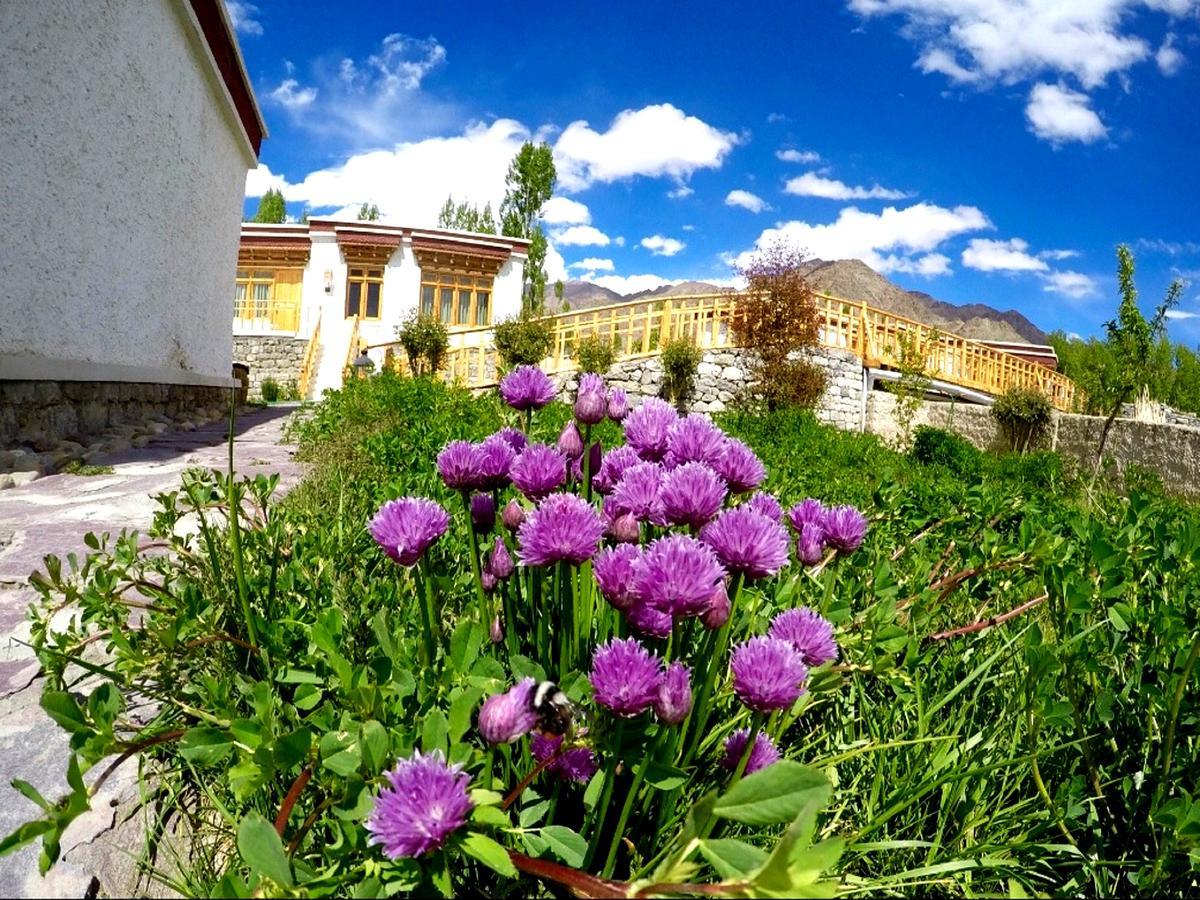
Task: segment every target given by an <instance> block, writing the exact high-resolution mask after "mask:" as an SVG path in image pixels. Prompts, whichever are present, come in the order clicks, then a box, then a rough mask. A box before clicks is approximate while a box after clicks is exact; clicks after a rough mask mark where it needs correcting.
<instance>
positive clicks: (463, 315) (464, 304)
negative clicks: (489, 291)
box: [454, 287, 471, 325]
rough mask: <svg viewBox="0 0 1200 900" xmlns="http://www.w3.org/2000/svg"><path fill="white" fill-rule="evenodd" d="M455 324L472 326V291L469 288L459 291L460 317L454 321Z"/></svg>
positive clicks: (462, 288) (461, 288)
mask: <svg viewBox="0 0 1200 900" xmlns="http://www.w3.org/2000/svg"><path fill="white" fill-rule="evenodd" d="M454 324H455V325H470V324H471V289H470V288H469V287H460V288H459V289H458V316H457V318H456V319H455V320H454Z"/></svg>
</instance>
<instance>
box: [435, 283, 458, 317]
mask: <svg viewBox="0 0 1200 900" xmlns="http://www.w3.org/2000/svg"><path fill="white" fill-rule="evenodd" d="M453 313H454V288H448V287H447V288H442V308H441V310H439V312H438V318H440V319H441V320H442V321H443V322H445V323H446V324H447V325H452V324H454V322H453V320H452V319H451V318H450V317H451V316H452V315H453Z"/></svg>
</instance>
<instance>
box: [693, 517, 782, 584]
mask: <svg viewBox="0 0 1200 900" xmlns="http://www.w3.org/2000/svg"><path fill="white" fill-rule="evenodd" d="M700 539H701V540H703V541H704V543H706V544H708V545H709V546H710V547H712V548H713V551H714V552H715V553H716V554H717V559H719V560H720V561H721V562H722V563H723V564H724V565H725V568H727V569H729V570H730V571H732V572H741V573H742V575H743V576H745V577H746V578H750V579H753V578H765V577H767V576H768V575H774V574H776V573H777V572H778V571H779V570H780V569H782V568H783V567H784V566H786V565H787V561H788V536H787V532H786V531H784V530H783V526H782V525H780V524H779V523H778V522H772V521H771V520H770V519H768V518H766V517H765V516H760V515H759V514H758V513H756V512H755V511H754V510H752V509H747V508H746V507H744V506H738V507H735V508H734V509H727V510H725V512H723V513H721V515H719V516H717V518H715V519H713V520H712V521H711V522H709V523H708V524H707V525H705V526H704V528H703V529H701V531H700Z"/></svg>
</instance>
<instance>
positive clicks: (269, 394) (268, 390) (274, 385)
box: [259, 378, 283, 403]
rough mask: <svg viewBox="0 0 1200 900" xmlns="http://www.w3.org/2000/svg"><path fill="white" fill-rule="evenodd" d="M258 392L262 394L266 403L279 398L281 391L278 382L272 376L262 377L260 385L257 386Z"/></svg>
mask: <svg viewBox="0 0 1200 900" xmlns="http://www.w3.org/2000/svg"><path fill="white" fill-rule="evenodd" d="M259 392H260V393H261V394H262V398H263V400H265V401H266V402H267V403H274V402H275V401H276V400H278V399H279V395H280V394H281V393H282V392H283V391H282V389H281V388H280V387H279V382H278V381H276V380H275V379H274V378H264V379H263V383H262V386H261V387H259Z"/></svg>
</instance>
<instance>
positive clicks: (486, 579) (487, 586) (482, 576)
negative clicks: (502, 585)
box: [479, 569, 496, 594]
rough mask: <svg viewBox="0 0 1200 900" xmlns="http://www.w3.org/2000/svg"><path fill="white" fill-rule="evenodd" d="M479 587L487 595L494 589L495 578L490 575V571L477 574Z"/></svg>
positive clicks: (486, 570) (485, 570)
mask: <svg viewBox="0 0 1200 900" xmlns="http://www.w3.org/2000/svg"><path fill="white" fill-rule="evenodd" d="M479 586H480V587H481V588H483V590H484V592H485V593H488V594H490V593H491V592H492V591H494V590H495V589H496V576H495V575H493V574H492V573H491V570H490V569H484V570H483V571H482V572H480V573H479Z"/></svg>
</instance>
